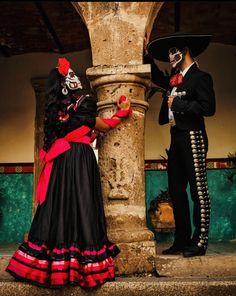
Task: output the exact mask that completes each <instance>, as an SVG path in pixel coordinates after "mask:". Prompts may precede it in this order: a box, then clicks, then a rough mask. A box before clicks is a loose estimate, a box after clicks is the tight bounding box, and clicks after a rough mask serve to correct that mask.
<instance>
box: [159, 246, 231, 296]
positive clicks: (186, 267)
mask: <svg viewBox="0 0 236 296" xmlns="http://www.w3.org/2000/svg"><path fill="white" fill-rule="evenodd" d="M157 247H158V245H157ZM166 247H167V246H166V245H165V246H163V245H161V246H159V248H158V249H157V256H156V257H155V266H156V271H157V273H158V275H159V276H166V277H186V276H187V277H189V276H194V277H195V276H197V277H198V276H202V277H225V276H232V275H236V243H235V241H234V242H230V243H225V242H224V243H217V244H211V245H209V248H208V250H207V253H206V255H205V256H196V257H190V258H184V257H183V256H181V255H178V256H176V255H174V256H173V255H169V256H167V255H161V254H160V253H161V250H163V249H165V248H166ZM235 295H236V293H235Z"/></svg>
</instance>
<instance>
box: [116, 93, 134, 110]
mask: <svg viewBox="0 0 236 296" xmlns="http://www.w3.org/2000/svg"><path fill="white" fill-rule="evenodd" d="M130 104H131V103H130V99H128V98H127V97H125V96H120V98H119V99H118V100H117V106H118V108H119V109H121V110H128V109H129V108H130Z"/></svg>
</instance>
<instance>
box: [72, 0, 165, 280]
mask: <svg viewBox="0 0 236 296" xmlns="http://www.w3.org/2000/svg"><path fill="white" fill-rule="evenodd" d="M162 4H163V3H160V2H159V3H156V2H86V3H85V2H73V5H74V7H75V9H76V10H77V11H78V13H79V14H80V15H81V17H82V18H83V19H84V22H85V23H86V25H87V28H88V31H89V35H90V42H91V49H92V59H93V66H94V67H92V68H89V69H87V72H86V74H87V76H88V78H89V80H90V82H91V86H92V87H93V89H94V90H95V91H96V93H97V98H98V109H99V116H101V117H104V118H109V117H111V116H112V115H113V114H114V112H115V111H116V110H117V107H116V100H117V98H118V97H119V96H120V95H125V96H127V97H128V98H130V99H131V102H132V107H133V110H134V111H133V116H132V117H131V118H127V119H124V120H123V122H122V123H121V124H120V125H119V126H118V127H117V128H116V129H114V130H111V131H109V132H108V133H107V134H105V135H101V136H100V137H99V166H100V171H101V179H102V188H103V198H104V205H105V213H106V218H107V226H108V235H109V238H110V239H111V240H113V241H114V242H116V243H118V246H119V247H120V249H121V253H120V254H119V256H117V258H116V267H117V274H130V273H141V272H147V271H151V270H153V267H154V264H153V257H154V255H155V244H154V235H153V233H152V232H151V231H149V230H148V228H147V226H146V208H145V180H144V124H145V111H146V110H147V108H148V103H147V102H146V101H145V92H146V90H148V88H149V87H150V84H151V81H150V65H143V43H144V37H145V36H146V37H147V39H148V38H149V35H150V32H151V29H152V24H153V22H154V19H155V17H156V15H157V12H158V11H159V9H160V8H161V5H162Z"/></svg>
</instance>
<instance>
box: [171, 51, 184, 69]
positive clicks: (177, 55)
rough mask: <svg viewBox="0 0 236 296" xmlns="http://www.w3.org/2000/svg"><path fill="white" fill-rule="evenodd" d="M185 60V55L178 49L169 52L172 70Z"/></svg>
mask: <svg viewBox="0 0 236 296" xmlns="http://www.w3.org/2000/svg"><path fill="white" fill-rule="evenodd" d="M182 59H183V53H182V52H181V51H180V50H179V49H178V48H176V47H173V48H171V49H170V50H169V61H170V64H171V66H172V68H175V67H176V66H177V64H179V62H181V61H182Z"/></svg>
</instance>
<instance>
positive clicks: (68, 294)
mask: <svg viewBox="0 0 236 296" xmlns="http://www.w3.org/2000/svg"><path fill="white" fill-rule="evenodd" d="M168 246H169V244H167V243H162V244H160V243H159V244H157V249H156V251H157V256H156V258H155V264H156V270H157V274H156V276H154V275H153V274H148V273H147V274H143V275H132V276H131V275H130V276H126V277H117V278H116V281H115V282H109V283H106V284H105V285H103V286H102V287H100V288H97V289H93V290H91V291H84V290H82V289H80V288H79V287H67V288H64V289H60V290H53V289H44V288H38V287H34V286H31V285H29V284H26V283H20V282H16V281H14V280H13V278H12V277H11V276H10V275H9V274H8V273H6V272H5V267H6V265H7V263H8V261H9V259H10V257H11V256H12V253H13V252H14V251H15V249H16V248H17V247H18V244H2V245H1V246H0V296H2V295H3V296H34V295H35V296H40V295H43V296H46V295H53V296H54V295H58V296H60V295H63V296H75V295H77V296H80V295H82V296H84V295H89V296H90V295H94V296H97V295H99V296H108V295H109V296H123V295H124V296H133V295H140V296H153V295H155V296H200V295H201V296H236V241H231V242H217V243H210V244H209V248H208V252H207V254H206V256H200V257H192V258H183V257H182V256H163V255H161V251H162V250H163V249H165V248H166V247H168Z"/></svg>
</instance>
